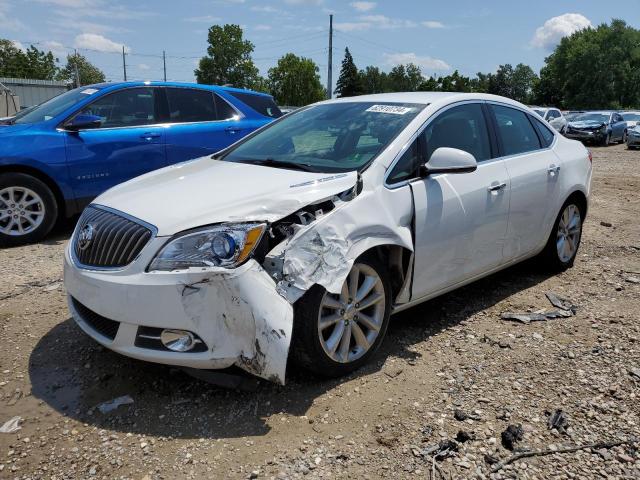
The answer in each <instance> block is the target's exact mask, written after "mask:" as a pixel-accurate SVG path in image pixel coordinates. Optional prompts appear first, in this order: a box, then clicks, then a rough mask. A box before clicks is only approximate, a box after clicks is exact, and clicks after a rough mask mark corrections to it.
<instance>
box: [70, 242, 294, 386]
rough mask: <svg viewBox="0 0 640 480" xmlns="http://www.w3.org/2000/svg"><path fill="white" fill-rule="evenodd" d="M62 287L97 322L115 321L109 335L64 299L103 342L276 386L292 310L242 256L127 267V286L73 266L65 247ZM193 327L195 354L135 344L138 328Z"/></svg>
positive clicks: (149, 356)
mask: <svg viewBox="0 0 640 480" xmlns="http://www.w3.org/2000/svg"><path fill="white" fill-rule="evenodd" d="M66 257H67V259H66V262H65V285H66V288H67V292H68V294H69V296H70V298H73V299H74V300H75V301H76V302H79V303H80V304H82V305H83V306H85V307H86V308H88V309H90V310H91V312H93V313H95V314H96V315H99V316H100V317H103V318H105V319H117V320H118V322H119V327H118V329H117V334H115V336H114V338H113V339H110V338H108V337H106V336H105V335H103V334H101V333H100V332H99V331H98V330H96V328H95V322H93V321H92V320H93V319H92V318H88V317H87V315H86V313H85V314H84V315H83V314H82V312H81V311H79V309H77V308H75V307H74V305H73V302H72V301H71V300H70V301H69V308H70V310H71V312H72V314H73V317H74V319H75V321H76V322H77V323H78V325H79V326H80V327H81V328H82V330H84V331H85V332H86V333H87V334H89V335H90V336H91V337H92V338H94V339H95V340H96V341H98V342H99V343H101V344H103V345H104V346H105V347H107V348H109V349H111V350H114V351H116V352H119V353H122V354H124V355H127V356H130V357H134V358H138V359H140V360H147V361H152V362H157V363H165V364H170V365H178V366H185V367H192V368H202V369H210V368H225V367H229V366H231V365H234V364H235V365H237V366H238V367H240V368H242V369H244V370H246V371H248V372H250V373H252V374H255V375H257V376H259V377H262V378H265V379H268V380H271V381H275V382H278V383H282V384H284V381H285V373H286V364H287V357H288V352H289V343H290V341H291V331H292V326H293V307H292V306H291V304H290V303H289V302H287V301H286V300H285V299H284V298H282V297H281V296H280V295H278V294H277V293H276V285H275V283H274V282H273V280H272V279H271V278H270V277H269V275H268V274H267V273H266V272H265V271H264V269H263V268H262V267H261V266H260V265H259V264H258V263H257V262H256V261H255V260H250V261H249V262H247V263H245V264H244V265H242V266H241V267H239V268H237V269H233V270H228V269H224V268H209V269H206V270H204V269H189V270H185V271H181V272H169V273H164V272H163V273H146V272H144V271H139V272H135V273H133V272H129V275H128V278H130V279H131V280H132V281H131V283H129V284H125V283H122V282H121V281H118V280H117V279H114V278H113V277H114V276H113V275H109V274H108V273H107V274H105V273H104V272H99V271H95V272H86V271H85V272H83V273H82V274H79V273H78V272H79V270H78V269H76V268H74V267H73V265H72V263H71V259H70V258H69V255H68V252H67V255H66ZM145 326H146V327H155V328H159V329H164V328H167V329H181V330H187V331H190V332H193V333H194V334H196V335H197V336H198V337H199V338H200V339H202V341H203V342H204V343H205V344H206V346H207V349H206V351H203V352H198V353H191V352H172V351H169V350H158V349H150V348H142V347H141V346H139V345H137V339H138V329H139V327H145Z"/></svg>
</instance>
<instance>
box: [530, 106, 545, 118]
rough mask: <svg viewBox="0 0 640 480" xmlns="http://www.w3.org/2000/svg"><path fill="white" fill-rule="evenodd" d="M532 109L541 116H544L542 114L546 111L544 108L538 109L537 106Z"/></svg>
mask: <svg viewBox="0 0 640 480" xmlns="http://www.w3.org/2000/svg"><path fill="white" fill-rule="evenodd" d="M533 111H534V112H536V113H537V114H538V115H540V116H541V117H542V118H544V114H545V113H546V110H540V109H539V108H534V109H533Z"/></svg>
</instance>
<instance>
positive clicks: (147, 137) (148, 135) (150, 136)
mask: <svg viewBox="0 0 640 480" xmlns="http://www.w3.org/2000/svg"><path fill="white" fill-rule="evenodd" d="M140 138H143V139H145V140H153V139H154V138H160V134H159V133H151V132H147V133H143V134H142V135H140Z"/></svg>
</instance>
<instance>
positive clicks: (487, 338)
mask: <svg viewBox="0 0 640 480" xmlns="http://www.w3.org/2000/svg"><path fill="white" fill-rule="evenodd" d="M482 341H483V342H484V343H488V344H489V345H491V346H492V347H495V346H498V347H500V348H513V347H512V346H511V344H510V343H509V342H505V341H504V340H494V339H493V338H491V337H490V336H489V335H487V334H485V335H484V337H482Z"/></svg>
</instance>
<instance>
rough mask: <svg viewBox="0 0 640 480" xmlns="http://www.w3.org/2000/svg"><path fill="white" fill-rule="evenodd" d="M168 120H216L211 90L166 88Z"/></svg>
mask: <svg viewBox="0 0 640 480" xmlns="http://www.w3.org/2000/svg"><path fill="white" fill-rule="evenodd" d="M167 101H168V102H169V121H170V122H172V123H189V122H210V121H214V120H216V119H217V118H216V106H215V104H214V103H213V95H212V92H209V91H207V90H196V89H195V88H167Z"/></svg>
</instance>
